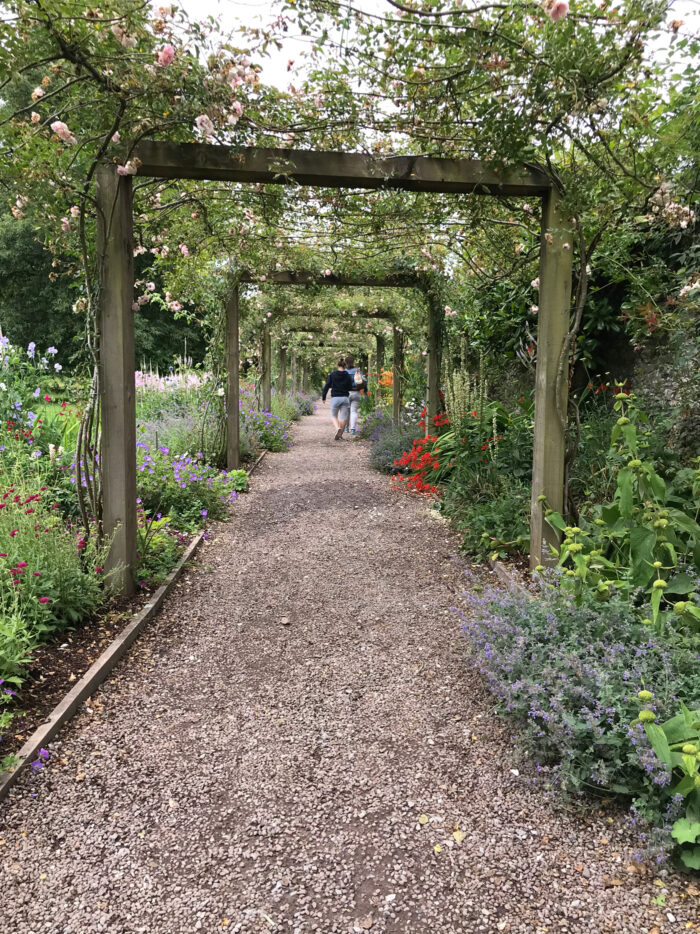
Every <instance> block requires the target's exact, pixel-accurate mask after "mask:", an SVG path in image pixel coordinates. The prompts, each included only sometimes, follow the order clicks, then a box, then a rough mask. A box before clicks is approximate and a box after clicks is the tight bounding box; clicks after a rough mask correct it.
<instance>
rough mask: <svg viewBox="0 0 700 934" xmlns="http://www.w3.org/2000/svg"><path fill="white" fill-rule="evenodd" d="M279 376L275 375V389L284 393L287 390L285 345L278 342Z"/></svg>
mask: <svg viewBox="0 0 700 934" xmlns="http://www.w3.org/2000/svg"><path fill="white" fill-rule="evenodd" d="M279 368H280V371H279V376H278V377H277V391H278V392H280V393H282V394H283V395H284V393H286V391H287V345H286V344H280V349H279Z"/></svg>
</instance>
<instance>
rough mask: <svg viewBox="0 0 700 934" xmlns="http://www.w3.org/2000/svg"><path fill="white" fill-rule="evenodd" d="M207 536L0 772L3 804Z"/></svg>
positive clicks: (149, 617)
mask: <svg viewBox="0 0 700 934" xmlns="http://www.w3.org/2000/svg"><path fill="white" fill-rule="evenodd" d="M266 453H267V452H266V451H263V452H262V453H261V454H260V455H259V457H258V458H257V459H256V461H255V462H254V464H253V465H252V467H251V468H250V469H249V470H248V476H249V477H250V476H251V474H252V473H253V471H254V470H255V469H256V468H257V467H258V465H259V464H260V462H261V461H262V459H263V458H264V456H265V454H266ZM206 534H207V530H206V529H202V531H201V532H200V533H199V534H198V535H197V536H196V538H195V539H194V540H193V541H192V542H190V544H189V545H188V546H187V550H186V551H185V553H184V554H183V556H182V557H181V558H180V560H179V561H178V563H177V564H176V565H175V567H174V568H173V569H172V571H171V572H170V573H169V574H168V576H167V577H166V579H165V581H164V582H163V583H162V584H161V586H160V587H159V588H158V590H156V592H155V593H154V594H153V595H152V597H151V598H150V599H149V601H148V603H147V604H146V605H145V606H144V607H143V609H141V610H139V612H138V613H137V614H136V615H135V616H134V617H133V618H132V620H131V622H129V623H127V625H126V626H125V627H124V629H122V631H121V632H120V633H119V635H118V636H117V637H116V639H114V640H113V641H112V642H111V643H110V644H109V645H108V646H107V648H106V649H105V650H104V652H102V654H101V655H100V656H99V658H97V659H96V660H95V661H94V662H93V663H92V665H91V666H90V667H89V668H88V670H87V671H86V672H85V674H84V675H83V676H82V678H81V679H80V680H79V681H78V683H77V684H76V685H75V686H74V687H73V688H71V690H70V691H69V692H68V694H66V696H65V697H64V698H63V700H61V701H59V703H58V704H57V705H56V706H55V707H54V708H53V710H52V711H51V712H50V713H49V714H48V716H47V717H46V718H45V719H44V721H43V722H42V723H41V724H40V725H39V726H38V727H37V728H36V730H34V732H33V733H32V735H31V736H30V737H29V739H28V740H27V741H26V743H25V744H24V745H23V746H22V748H21V749H20V751H19V753H18V754H17V759H18V761H17V763H16V764H15V765H14V766H13V767H12V768H11V769H9V770H7V771H5V772H0V802H2V801H4V800H5V798H6V797H7V796H8V795H9V793H10V789H11V788H12V786H13V785H14V784H15V782H16V781H17V779H18V778H19V777H20V776H21V775H22V774H23V773H24V772H25V771H26V770H27V768H28V767H29V766H30V764H31V762H32V761H35V758H36V756H37V754H38V752H39V750H40V749H41V748H42V747H43V746H45V745H46V744H48V743H50V742H51V740H52V739H54V737H55V736H56V734H57V733H58V732H59V731H60V730H61V729H62V728H63V727H64V726H65V725H66V724H67V723H68V722H69V720H71V719H72V718H73V715H74V714H75V713H76V712H77V711H78V709H79V707H80V705H81V704H82V703H83V701H85V700H86V699H87V698H88V697H90V695H91V694H92V693H93V692H94V691H95V690H96V689H97V688H98V687H99V686H100V685H101V684H102V682H103V681H104V680H105V678H106V677H107V675H108V674H109V673H110V672H111V671H112V669H113V668H114V667H115V666H116V665H117V662H119V661H120V660H121V659H122V658H123V657H124V656H125V655H126V653H127V652H128V651H129V649H130V648H131V645H132V644H133V643H134V642H135V641H136V639H137V638H138V637H139V636H140V635H141V633H142V631H143V630H144V629H145V628H146V625H147V624H148V623H149V622H150V621H151V620H152V619H153V618H154V616H155V615H156V614H157V613H158V612H159V611H160V608H161V607H162V605H163V603H164V602H165V598H166V597H167V596H168V595H169V594H170V592H171V591H172V589H173V587H174V586H175V584H176V583H177V581H178V580H179V579H180V577H181V576H182V573H183V571H184V570H185V568H186V565H187V564H188V563H189V561H190V560H191V559H192V557H193V555H194V554H195V552H196V551H197V549H198V548H199V546H200V544H201V543H202V539H203V538H204V536H205V535H206Z"/></svg>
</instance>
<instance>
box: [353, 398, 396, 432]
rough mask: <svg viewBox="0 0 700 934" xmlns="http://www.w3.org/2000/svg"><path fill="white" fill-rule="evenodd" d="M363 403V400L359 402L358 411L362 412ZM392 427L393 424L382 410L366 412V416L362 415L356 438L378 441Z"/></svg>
mask: <svg viewBox="0 0 700 934" xmlns="http://www.w3.org/2000/svg"><path fill="white" fill-rule="evenodd" d="M363 403H364V399H363V400H361V401H360V411H362V404H363ZM393 427H394V422H393V421H392V418H391V415H389V414H388V412H386V411H385V410H384V409H374V410H373V411H367V413H366V414H364V413H363V417H362V424H361V425H360V431H359V435H358V437H359V438H361V439H362V440H364V441H378V440H379V438H380V437H381V436H382V435H383V434H384V433H385V432H387V431H391V430H392V429H393Z"/></svg>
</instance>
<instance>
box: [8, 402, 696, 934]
mask: <svg viewBox="0 0 700 934" xmlns="http://www.w3.org/2000/svg"><path fill="white" fill-rule="evenodd" d="M295 436H296V445H295V446H294V448H293V449H292V450H291V451H290V452H289V453H286V454H280V455H268V456H267V457H266V458H265V460H264V461H263V463H262V465H261V466H260V468H259V470H258V471H257V472H256V473H255V475H254V477H253V481H252V490H251V492H250V493H249V494H248V495H247V496H244V497H241V498H240V500H239V502H238V504H237V505H236V506H235V508H234V509H233V510H232V513H231V518H230V520H229V521H227V522H224V523H219V524H217V525H215V526H214V527H213V530H212V531H213V534H212V537H211V539H210V540H209V541H208V542H207V543H206V544H205V545H203V547H202V548H201V550H200V551H199V553H198V555H197V558H196V561H195V563H194V565H193V566H192V568H191V569H190V570H189V571H188V572H187V573H186V574H185V575H184V576H183V577H182V578H181V580H180V582H179V583H178V585H177V587H176V588H175V592H174V593H173V594H172V595H171V597H170V598H169V599H168V600H167V602H166V603H165V605H164V606H163V609H162V610H161V612H160V614H159V616H158V617H157V619H156V620H155V621H154V623H153V625H152V626H151V627H150V628H149V629H148V631H147V632H146V633H145V634H144V635H143V636H142V637H141V639H140V640H139V641H138V643H137V644H136V645H135V646H134V647H133V649H132V650H131V652H130V654H129V655H128V657H127V658H126V659H124V660H123V661H122V662H121V664H120V665H119V666H118V668H117V669H115V671H114V672H113V673H112V674H111V676H110V677H109V679H108V681H107V682H106V683H105V685H104V686H103V687H102V689H101V690H100V691H99V692H96V693H95V695H94V696H93V697H92V698H91V702H90V704H89V705H86V706H85V708H84V709H83V710H82V711H81V712H80V713H79V715H78V716H77V717H76V718H75V719H74V720H73V721H72V722H71V723H70V724H69V725H68V726H67V727H66V729H65V730H64V731H63V733H62V735H61V737H60V742H55V743H53V744H52V746H51V747H50V751H51V754H52V755H51V760H50V762H49V764H48V766H47V767H46V769H44V770H43V771H42V772H41V773H39V774H38V775H35V776H25V777H23V778H22V779H20V781H19V782H18V784H17V786H15V789H14V790H13V793H12V796H11V798H10V799H9V800H8V801H6V802H5V803H4V804H3V805H2V806H0V828H1V829H0V867H1V869H0V871H1V873H2V885H0V932H2V934H15V932H21V934H44V932H51V934H68V932H71V931H74V932H76V934H78V932H79V934H92V932H97V931H100V932H108V934H137V932H143V934H189V932H192V931H202V932H207V934H208V932H220V931H228V932H239V934H262V932H267V934H269V932H273V931H276V932H287V934H309V932H314V931H316V932H320V934H347V932H358V931H359V932H362V931H371V932H372V934H408V932H412V934H432V932H435V934H438V932H439V934H451V932H460V934H466V932H469V934H471V932H488V934H493V932H496V931H506V932H510V934H551V932H557V931H565V932H568V934H597V932H601V934H604V932H616V934H620V932H622V934H627V932H629V934H647V932H650V931H652V929H656V930H657V931H658V932H659V934H666V932H670V931H680V930H686V929H688V928H689V927H690V926H692V924H697V921H698V899H697V898H696V897H693V896H691V895H689V894H687V893H686V891H685V889H686V888H687V885H688V882H687V880H684V879H682V878H681V877H680V876H677V875H675V874H674V873H669V874H664V876H663V889H662V888H660V887H659V885H658V881H659V879H658V877H657V876H656V875H655V873H654V870H653V868H651V867H644V866H641V867H640V866H639V865H638V864H636V863H634V860H633V853H632V841H631V840H630V838H629V836H628V833H627V830H626V828H625V824H624V819H623V816H622V815H619V814H617V813H615V812H607V811H602V810H601V811H595V810H594V811H592V812H588V813H585V814H578V815H577V814H569V813H566V812H565V811H563V810H562V809H561V808H559V809H557V808H556V807H555V805H553V804H552V803H551V802H549V801H548V800H547V798H546V797H545V795H544V793H543V790H542V789H541V788H540V787H539V786H538V785H537V784H536V783H535V782H534V781H533V769H532V767H531V766H530V765H529V764H528V763H527V761H525V760H524V759H523V757H522V756H521V755H520V754H519V753H518V750H517V744H516V742H515V740H514V737H513V733H512V730H511V729H510V727H509V726H508V724H507V723H505V722H504V721H501V720H499V719H498V718H497V717H496V716H495V715H494V714H493V711H492V707H493V704H492V701H491V699H490V698H489V695H488V692H487V691H486V689H485V686H484V685H483V684H482V683H480V682H479V681H478V679H476V678H475V677H474V675H473V673H471V672H470V671H469V670H468V668H467V666H466V665H465V661H464V654H465V652H466V651H467V646H466V644H465V642H464V639H463V638H462V636H461V633H460V628H459V620H458V618H457V617H456V616H455V614H454V612H453V611H452V608H453V607H454V606H455V605H459V599H460V598H459V594H460V593H461V592H462V591H464V589H465V588H466V586H467V579H466V578H465V577H464V573H463V571H464V564H463V562H462V561H461V560H460V559H459V558H456V557H455V555H456V554H457V551H458V539H457V537H456V536H455V534H454V533H453V532H452V531H451V530H450V529H449V527H448V526H447V525H446V524H445V523H444V522H443V521H438V520H436V519H435V517H434V516H432V515H430V513H429V509H428V506H427V504H426V502H425V501H423V500H421V499H418V498H413V497H410V496H405V495H400V494H396V493H393V492H392V491H391V489H390V484H389V481H388V480H387V479H386V478H385V477H382V476H380V475H378V474H376V473H374V472H372V471H371V470H370V468H369V466H368V461H367V451H366V448H365V446H364V445H363V444H359V443H346V442H343V443H340V442H335V441H333V440H332V429H331V424H330V419H329V418H328V412H327V410H326V411H323V410H320V411H319V412H317V413H316V415H314V416H313V417H310V418H307V419H304V420H303V422H302V423H301V424H300V425H299V426H298V427H297V428H296V429H295ZM484 573H485V572H484ZM88 708H89V709H88ZM90 711H91V712H90ZM515 771H517V772H518V774H517V775H516V774H515ZM423 815H425V816H426V817H427V820H423ZM419 818H420V820H419ZM456 831H460V832H461V833H459V834H458V837H459V840H460V841H461V842H458V841H457V838H455V837H454V836H453V834H454V833H455V832H456ZM655 883H657V884H655ZM661 892H664V893H665V895H666V897H665V899H663V898H662V899H659V894H660V893H661ZM659 901H661V902H665V904H663V905H660V904H658V902H659Z"/></svg>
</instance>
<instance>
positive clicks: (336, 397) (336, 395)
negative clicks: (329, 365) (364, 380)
mask: <svg viewBox="0 0 700 934" xmlns="http://www.w3.org/2000/svg"><path fill="white" fill-rule="evenodd" d="M329 389H330V391H331V418H332V419H333V427H334V428H335V440H336V441H342V440H343V432H344V431H345V426H346V425H347V423H348V418H349V417H350V390H351V389H353V382H352V378H351V377H350V376H348V373H347V371H346V369H345V358H344V357H341V359H340V360H338V368H337V369H336V370H331V372H330V373H329V374H328V379H327V380H326V385H325V386H324V387H323V392H322V394H321V398H322V400H323V402H324V403H325V401H326V396H327V395H328V390H329Z"/></svg>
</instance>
